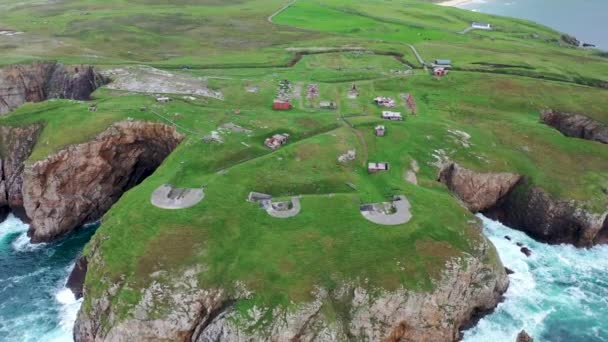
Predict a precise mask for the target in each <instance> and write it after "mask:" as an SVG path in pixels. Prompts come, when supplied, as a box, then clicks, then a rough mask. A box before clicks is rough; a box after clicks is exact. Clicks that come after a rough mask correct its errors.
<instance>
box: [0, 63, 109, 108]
mask: <svg viewBox="0 0 608 342" xmlns="http://www.w3.org/2000/svg"><path fill="white" fill-rule="evenodd" d="M107 82H108V79H107V78H105V77H103V76H102V75H101V74H99V73H97V72H96V71H95V70H94V68H93V67H92V66H88V65H75V66H66V65H63V64H58V63H34V64H28V65H12V66H8V67H6V68H3V69H0V115H3V114H6V113H8V112H10V111H11V110H13V109H15V108H17V107H19V106H20V105H22V104H24V103H26V102H41V101H44V100H47V99H52V98H60V99H73V100H88V99H89V96H90V95H91V93H93V91H95V89H97V88H98V87H100V86H102V85H103V84H105V83H107Z"/></svg>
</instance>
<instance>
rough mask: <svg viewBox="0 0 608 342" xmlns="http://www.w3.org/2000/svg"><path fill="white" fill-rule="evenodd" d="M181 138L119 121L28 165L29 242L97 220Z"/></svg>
mask: <svg viewBox="0 0 608 342" xmlns="http://www.w3.org/2000/svg"><path fill="white" fill-rule="evenodd" d="M182 139H183V136H182V135H181V134H179V133H177V132H176V131H175V129H174V128H173V127H170V126H166V125H163V124H159V123H147V122H120V123H117V124H114V125H113V126H111V127H110V128H109V129H107V130H106V131H104V132H103V133H101V134H99V135H98V136H97V137H96V138H95V139H93V140H92V141H90V142H87V143H84V144H79V145H74V146H70V147H68V148H66V149H64V150H61V151H59V152H58V153H56V154H54V155H51V156H49V157H47V158H46V159H44V160H41V161H38V162H36V163H34V164H32V165H28V166H26V167H25V169H24V172H23V190H22V193H23V207H24V208H25V211H26V214H27V217H28V218H29V219H30V220H31V222H30V231H29V235H30V237H31V238H32V241H33V242H42V241H48V240H50V239H53V238H55V237H57V236H60V235H62V234H65V233H67V232H69V231H71V230H72V229H73V228H75V227H78V226H80V225H81V224H83V223H86V222H91V221H95V220H98V219H99V218H101V216H102V215H103V214H104V213H105V212H106V211H107V210H108V209H109V208H110V207H111V206H112V204H114V203H115V202H116V201H117V200H118V199H119V198H120V196H121V195H122V194H123V193H124V192H125V191H126V190H128V189H130V188H131V187H132V186H134V185H136V184H137V183H138V182H139V181H141V180H143V179H144V178H145V177H146V176H148V175H150V174H151V173H152V172H153V171H154V170H155V169H156V168H157V167H158V166H159V165H160V164H161V163H162V161H163V160H164V159H165V157H167V156H168V155H169V154H170V153H171V152H172V151H173V150H174V149H175V147H176V146H177V145H178V144H179V143H180V142H181V140H182Z"/></svg>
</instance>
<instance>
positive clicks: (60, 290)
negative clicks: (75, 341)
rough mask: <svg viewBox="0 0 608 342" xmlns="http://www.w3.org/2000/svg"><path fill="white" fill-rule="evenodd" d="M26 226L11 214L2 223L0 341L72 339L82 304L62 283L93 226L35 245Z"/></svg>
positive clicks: (56, 340)
mask: <svg viewBox="0 0 608 342" xmlns="http://www.w3.org/2000/svg"><path fill="white" fill-rule="evenodd" d="M27 228H28V226H27V225H26V224H24V223H23V222H21V221H20V220H18V219H16V218H15V217H12V216H11V217H9V218H8V219H7V220H6V221H4V222H3V223H0V341H2V342H5V341H6V342H30V341H31V342H66V341H72V327H73V325H74V321H75V320H76V314H77V313H78V309H79V308H80V304H81V301H79V300H76V299H75V298H74V295H73V294H72V292H71V291H70V290H69V289H67V288H65V286H64V285H65V282H66V280H67V277H68V275H69V273H70V272H71V270H72V268H73V267H74V262H75V259H76V258H77V257H78V255H79V254H80V252H81V251H82V248H83V247H84V245H85V244H86V242H87V241H88V240H89V239H90V238H91V236H92V234H93V233H94V231H95V227H93V226H90V227H84V228H82V229H79V230H78V231H76V232H75V233H73V234H70V235H69V236H67V237H66V238H63V239H60V240H59V241H56V242H53V243H48V244H37V245H33V244H31V243H30V240H29V238H28V237H27V234H26V232H27Z"/></svg>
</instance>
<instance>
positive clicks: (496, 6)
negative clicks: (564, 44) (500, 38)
mask: <svg viewBox="0 0 608 342" xmlns="http://www.w3.org/2000/svg"><path fill="white" fill-rule="evenodd" d="M455 6H457V7H459V8H463V9H468V10H473V11H478V12H482V13H489V14H498V15H504V16H509V17H515V18H522V19H529V20H533V21H535V22H537V23H540V24H543V25H547V26H549V27H552V28H554V29H556V30H558V31H561V32H564V33H568V34H570V35H573V36H576V37H577V38H578V39H579V40H580V41H581V42H584V43H590V44H595V45H596V46H597V48H599V49H602V50H606V51H608V0H583V1H577V0H473V1H468V2H464V1H463V2H462V3H460V4H455Z"/></svg>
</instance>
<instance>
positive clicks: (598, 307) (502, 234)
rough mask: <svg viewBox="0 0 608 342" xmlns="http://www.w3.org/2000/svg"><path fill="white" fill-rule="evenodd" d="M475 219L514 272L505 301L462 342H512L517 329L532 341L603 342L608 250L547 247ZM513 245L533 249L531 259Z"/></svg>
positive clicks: (606, 336)
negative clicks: (481, 223) (525, 333)
mask: <svg viewBox="0 0 608 342" xmlns="http://www.w3.org/2000/svg"><path fill="white" fill-rule="evenodd" d="M480 217H481V219H482V220H483V223H484V233H485V235H486V236H487V237H488V238H489V239H490V240H491V241H492V243H493V244H494V245H495V246H496V249H497V250H498V254H499V255H500V258H501V259H502V261H503V263H504V265H505V266H506V267H508V268H509V269H511V270H513V271H514V273H513V274H512V275H510V276H509V278H510V284H511V285H510V286H509V289H508V290H507V292H506V293H505V301H504V302H503V303H501V304H499V305H498V307H497V308H496V311H494V313H492V314H491V315H489V316H486V317H485V318H483V319H482V320H481V321H480V322H479V323H478V324H477V326H475V327H473V328H471V329H469V330H467V331H466V332H465V335H464V341H465V342H478V341H479V342H481V341H515V339H516V337H517V334H518V333H519V332H520V331H521V330H522V329H525V330H526V331H527V332H528V333H529V334H530V335H531V336H532V337H533V338H534V340H535V341H571V342H577V341H586V342H593V341H606V340H608V326H607V325H606V324H605V317H608V280H606V277H605V275H606V274H607V272H608V258H606V256H607V255H608V246H605V245H604V246H596V247H594V248H590V249H579V248H575V247H574V246H571V245H548V244H544V243H540V242H537V241H535V240H533V239H531V238H530V237H528V236H527V235H526V234H524V233H522V232H520V231H517V230H513V229H510V228H508V227H506V226H504V225H502V224H501V223H499V222H497V221H493V220H490V219H488V218H486V217H483V216H480ZM506 237H508V238H510V240H509V239H507V238H506ZM518 243H520V244H523V245H526V246H528V247H529V248H530V249H531V250H532V254H531V256H530V257H527V256H526V255H524V254H523V253H522V252H521V251H520V247H519V246H518Z"/></svg>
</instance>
